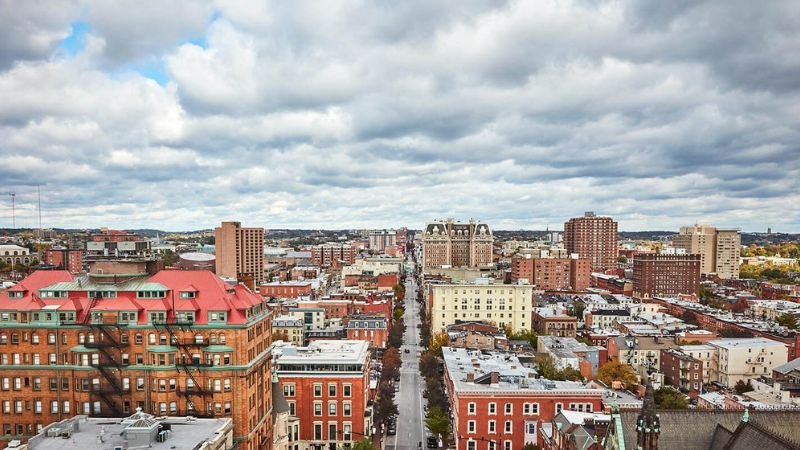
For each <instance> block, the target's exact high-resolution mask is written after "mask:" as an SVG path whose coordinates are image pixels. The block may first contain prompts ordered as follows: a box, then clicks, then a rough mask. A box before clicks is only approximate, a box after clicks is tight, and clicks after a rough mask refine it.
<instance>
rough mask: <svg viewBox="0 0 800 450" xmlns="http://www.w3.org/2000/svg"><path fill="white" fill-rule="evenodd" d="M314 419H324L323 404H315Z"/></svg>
mask: <svg viewBox="0 0 800 450" xmlns="http://www.w3.org/2000/svg"><path fill="white" fill-rule="evenodd" d="M314 417H322V402H314Z"/></svg>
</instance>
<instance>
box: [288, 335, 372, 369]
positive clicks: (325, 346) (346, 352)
mask: <svg viewBox="0 0 800 450" xmlns="http://www.w3.org/2000/svg"><path fill="white" fill-rule="evenodd" d="M273 351H274V354H275V356H276V357H277V359H276V361H275V364H276V365H321V364H363V363H364V362H365V361H366V359H367V355H368V353H369V342H368V341H357V340H336V341H313V342H311V343H309V344H308V346H307V347H297V346H295V345H291V344H287V345H283V346H280V347H275V349H274V350H273Z"/></svg>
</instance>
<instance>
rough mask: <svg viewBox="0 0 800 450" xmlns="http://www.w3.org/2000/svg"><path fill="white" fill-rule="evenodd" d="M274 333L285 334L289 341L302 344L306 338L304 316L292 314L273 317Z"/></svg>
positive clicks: (298, 344)
mask: <svg viewBox="0 0 800 450" xmlns="http://www.w3.org/2000/svg"><path fill="white" fill-rule="evenodd" d="M272 333H273V334H274V335H278V334H285V335H286V340H287V341H288V342H289V343H291V344H295V345H297V346H302V345H303V340H304V339H305V326H304V324H303V318H302V317H297V316H292V315H284V316H278V317H276V318H274V319H272Z"/></svg>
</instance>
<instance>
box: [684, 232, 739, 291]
mask: <svg viewBox="0 0 800 450" xmlns="http://www.w3.org/2000/svg"><path fill="white" fill-rule="evenodd" d="M672 245H673V246H674V247H676V248H682V249H684V250H686V253H689V254H698V255H700V272H701V273H704V274H712V273H715V274H717V275H718V276H719V277H720V278H722V279H724V280H728V279H738V278H739V249H740V247H741V245H742V237H741V235H740V234H739V230H730V229H728V230H723V229H717V228H715V227H713V226H711V225H693V226H689V227H681V230H680V234H678V235H677V236H674V237H673V238H672Z"/></svg>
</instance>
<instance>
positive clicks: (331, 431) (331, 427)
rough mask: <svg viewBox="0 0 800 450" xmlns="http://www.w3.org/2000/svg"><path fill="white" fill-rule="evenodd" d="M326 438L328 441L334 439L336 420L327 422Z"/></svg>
mask: <svg viewBox="0 0 800 450" xmlns="http://www.w3.org/2000/svg"><path fill="white" fill-rule="evenodd" d="M328 440H329V441H335V440H336V422H333V423H329V424H328Z"/></svg>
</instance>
